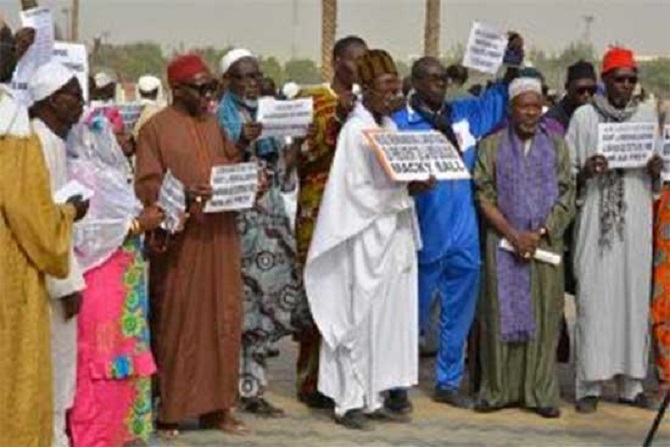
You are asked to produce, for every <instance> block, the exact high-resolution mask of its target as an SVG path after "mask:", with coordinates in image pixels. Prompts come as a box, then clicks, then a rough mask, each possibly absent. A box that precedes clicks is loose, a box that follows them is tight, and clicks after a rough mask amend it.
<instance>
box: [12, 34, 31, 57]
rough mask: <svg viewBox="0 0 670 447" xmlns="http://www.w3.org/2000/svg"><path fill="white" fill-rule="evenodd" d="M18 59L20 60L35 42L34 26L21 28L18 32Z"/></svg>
mask: <svg viewBox="0 0 670 447" xmlns="http://www.w3.org/2000/svg"><path fill="white" fill-rule="evenodd" d="M15 40H16V49H15V55H16V60H17V61H20V60H21V59H22V58H23V56H25V54H26V52H27V51H28V49H29V48H30V47H31V45H32V44H33V43H34V42H35V30H34V29H33V28H21V29H20V30H18V31H17V32H16V35H15Z"/></svg>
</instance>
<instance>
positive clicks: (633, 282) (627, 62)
mask: <svg viewBox="0 0 670 447" xmlns="http://www.w3.org/2000/svg"><path fill="white" fill-rule="evenodd" d="M602 78H603V81H604V82H605V86H606V91H607V92H606V96H600V95H596V96H594V98H593V101H592V103H591V104H588V105H586V106H584V107H581V108H580V109H578V110H577V111H576V112H575V115H574V116H573V118H572V121H571V123H570V128H569V130H568V133H567V137H566V138H567V141H568V145H569V147H570V155H571V159H572V164H573V169H574V171H575V172H576V173H577V185H578V203H581V207H580V208H579V210H578V214H577V222H576V233H575V236H576V237H575V247H576V250H575V252H574V253H575V258H574V269H575V278H576V280H577V302H578V303H579V305H578V307H577V310H578V312H577V329H576V334H577V340H576V342H577V343H576V347H577V362H578V363H577V385H576V386H577V390H576V397H577V404H576V406H577V411H579V412H582V413H592V412H594V411H596V409H597V405H598V400H599V398H600V395H601V393H602V384H603V382H604V381H606V380H610V379H614V378H617V380H618V385H619V401H620V402H621V403H624V404H627V405H633V406H638V407H646V406H647V405H648V402H647V400H646V397H645V395H644V393H643V389H642V380H643V379H644V378H645V377H646V374H647V359H648V356H647V355H646V352H647V348H648V342H647V341H648V338H649V333H648V325H649V297H650V296H651V290H650V284H651V269H652V265H651V263H652V203H653V191H652V180H654V179H655V178H657V177H658V175H659V174H660V171H661V169H662V167H663V161H662V159H660V157H658V156H657V155H655V156H653V157H652V152H653V151H654V149H653V148H652V149H651V150H647V149H646V148H644V147H643V148H642V149H640V146H641V144H642V145H645V144H648V143H646V142H645V138H646V136H645V135H644V133H645V132H646V131H645V130H644V128H645V126H648V125H652V126H653V125H654V124H655V123H657V122H658V118H657V114H656V111H655V110H654V109H653V107H651V106H649V105H647V104H643V103H639V102H638V101H636V100H635V99H633V90H634V88H635V85H636V84H637V81H638V71H637V65H636V63H635V60H634V57H633V53H632V52H631V51H630V50H627V49H624V48H611V49H610V50H609V51H608V52H607V54H606V55H605V57H604V59H603V67H602ZM635 123H637V124H639V125H640V128H641V130H642V132H637V131H636V132H633V133H631V132H630V130H631V129H630V128H629V126H631V125H635ZM604 126H607V127H608V129H607V132H604V130H603V128H604ZM617 126H618V127H617ZM599 135H600V138H599ZM604 135H608V138H604ZM613 139H620V140H622V141H624V144H616V145H613V144H612V140H613ZM647 141H648V140H647ZM652 145H653V141H652ZM615 146H617V147H615ZM607 148H615V149H616V151H615V152H616V153H617V154H618V155H622V156H624V158H629V157H628V156H630V155H633V156H635V157H637V155H639V153H640V150H642V153H643V156H644V157H645V158H644V159H643V160H642V161H641V162H640V161H639V160H638V161H637V162H636V163H634V164H633V165H632V166H636V167H628V168H625V167H624V166H625V164H621V165H619V166H621V168H618V169H612V166H611V164H612V163H608V160H607V158H606V157H605V156H604V155H603V152H605V154H607ZM645 152H646V155H644V153H645ZM618 155H617V156H616V158H611V160H612V162H615V163H618V161H619V160H618V158H619V157H618ZM635 157H634V158H635ZM650 157H651V159H650V160H649V161H648V162H647V161H646V160H647V159H649V158H650ZM645 165H646V166H645Z"/></svg>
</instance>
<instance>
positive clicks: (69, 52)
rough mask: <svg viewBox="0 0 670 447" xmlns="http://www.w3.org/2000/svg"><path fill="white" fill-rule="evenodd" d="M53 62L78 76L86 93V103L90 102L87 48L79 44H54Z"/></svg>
mask: <svg viewBox="0 0 670 447" xmlns="http://www.w3.org/2000/svg"><path fill="white" fill-rule="evenodd" d="M53 60H55V61H58V62H60V63H61V64H63V65H65V66H66V67H67V68H69V69H70V70H72V71H73V72H74V73H75V74H76V75H77V79H78V80H79V84H80V86H81V90H82V92H83V93H84V101H86V102H88V73H89V69H88V52H87V51H86V46H85V45H83V44H79V43H69V42H54V49H53Z"/></svg>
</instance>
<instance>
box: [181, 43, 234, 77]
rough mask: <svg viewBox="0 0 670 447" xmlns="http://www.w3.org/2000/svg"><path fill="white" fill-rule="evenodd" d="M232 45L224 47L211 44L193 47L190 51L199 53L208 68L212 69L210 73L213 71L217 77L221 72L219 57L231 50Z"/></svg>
mask: <svg viewBox="0 0 670 447" xmlns="http://www.w3.org/2000/svg"><path fill="white" fill-rule="evenodd" d="M232 49H233V47H230V46H228V47H225V48H215V47H212V46H208V47H202V48H193V49H191V50H190V51H191V52H193V53H196V54H199V55H200V56H201V57H202V58H203V60H204V61H205V62H206V63H207V65H208V66H209V68H210V69H211V70H212V73H214V74H215V75H216V76H217V77H218V76H219V75H221V74H222V73H219V71H220V69H219V65H220V63H221V58H222V57H223V56H225V54H226V53H227V52H228V51H230V50H232Z"/></svg>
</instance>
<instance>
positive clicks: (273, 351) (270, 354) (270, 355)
mask: <svg viewBox="0 0 670 447" xmlns="http://www.w3.org/2000/svg"><path fill="white" fill-rule="evenodd" d="M266 355H267V357H268V358H269V359H273V358H276V357H279V349H277V348H270V349H268V351H267V353H266Z"/></svg>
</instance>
